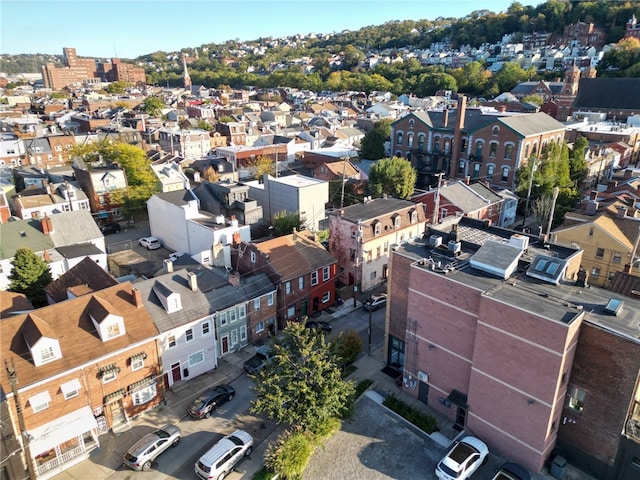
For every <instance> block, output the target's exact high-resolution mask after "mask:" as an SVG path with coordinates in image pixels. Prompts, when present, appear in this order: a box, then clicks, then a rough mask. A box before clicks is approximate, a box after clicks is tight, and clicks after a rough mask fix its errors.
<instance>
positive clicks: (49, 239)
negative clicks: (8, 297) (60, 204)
mask: <svg viewBox="0 0 640 480" xmlns="http://www.w3.org/2000/svg"><path fill="white" fill-rule="evenodd" d="M0 238H2V252H1V255H0V289H6V288H7V287H8V286H9V284H10V280H9V275H10V274H11V270H12V268H13V263H12V262H13V257H14V256H15V254H16V251H17V250H18V249H19V248H29V249H31V250H32V251H33V252H34V253H35V254H36V255H38V256H39V257H40V258H42V259H43V260H44V261H46V262H47V263H48V265H49V269H50V271H51V275H52V277H53V279H54V280H55V279H56V278H58V277H59V276H60V275H62V274H64V273H65V272H67V271H69V270H70V269H71V268H73V267H74V266H75V265H76V264H78V263H79V262H81V261H82V260H83V259H84V258H86V257H88V258H90V259H91V260H92V261H93V262H94V263H96V264H97V265H99V266H100V267H101V268H102V269H104V270H107V268H108V266H107V254H106V247H105V241H104V235H103V234H102V232H101V231H100V229H99V228H98V225H96V222H95V221H94V220H93V218H92V217H91V214H90V213H89V211H88V210H78V211H74V212H61V213H56V214H54V215H51V216H45V217H43V218H41V219H30V220H15V221H12V222H7V223H2V224H0Z"/></svg>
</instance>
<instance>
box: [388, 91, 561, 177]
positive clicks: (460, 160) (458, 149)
mask: <svg viewBox="0 0 640 480" xmlns="http://www.w3.org/2000/svg"><path fill="white" fill-rule="evenodd" d="M391 128H392V131H391V151H392V154H393V155H394V156H397V157H403V158H406V159H407V160H409V161H410V162H411V164H412V165H413V166H414V167H415V168H416V170H417V172H418V180H417V184H416V186H417V187H418V188H426V187H428V186H434V185H437V179H438V177H439V175H440V174H442V176H444V177H445V178H451V179H456V178H462V179H463V178H466V177H470V178H471V180H472V181H473V180H483V181H487V182H489V184H490V185H491V186H495V187H502V188H513V187H514V185H515V174H516V171H517V170H518V168H520V167H521V166H522V165H525V164H526V163H527V162H528V161H529V159H530V158H535V157H538V156H539V155H540V153H541V152H542V149H543V148H544V147H545V145H547V144H548V143H562V141H563V140H564V132H565V126H564V125H563V124H562V123H560V122H558V121H557V120H555V119H554V118H552V117H550V116H549V115H547V114H546V113H542V112H538V113H525V114H519V115H513V114H507V113H506V112H493V113H486V112H483V111H482V110H481V109H479V108H467V100H466V97H465V96H461V97H460V99H459V101H458V107H457V109H454V110H451V111H450V110H448V109H445V110H443V111H426V112H412V113H409V114H408V115H405V116H404V117H402V118H400V119H399V120H396V121H395V122H394V123H393V124H392V125H391Z"/></svg>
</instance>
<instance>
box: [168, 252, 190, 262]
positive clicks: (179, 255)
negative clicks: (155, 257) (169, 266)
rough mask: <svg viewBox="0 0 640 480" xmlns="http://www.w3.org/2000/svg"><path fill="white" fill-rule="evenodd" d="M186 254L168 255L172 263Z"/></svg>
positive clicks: (175, 253) (174, 253)
mask: <svg viewBox="0 0 640 480" xmlns="http://www.w3.org/2000/svg"><path fill="white" fill-rule="evenodd" d="M186 254H187V252H173V253H172V254H171V255H169V260H171V261H172V262H175V261H176V260H177V259H179V258H180V257H181V256H183V255H186Z"/></svg>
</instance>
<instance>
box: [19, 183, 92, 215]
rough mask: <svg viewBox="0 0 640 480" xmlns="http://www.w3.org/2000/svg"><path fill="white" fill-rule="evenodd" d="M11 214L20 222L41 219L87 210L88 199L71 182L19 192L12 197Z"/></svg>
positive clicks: (48, 184)
mask: <svg viewBox="0 0 640 480" xmlns="http://www.w3.org/2000/svg"><path fill="white" fill-rule="evenodd" d="M12 200H13V212H14V213H15V216H16V217H18V218H21V219H22V220H27V219H29V218H41V217H44V216H47V215H53V214H55V213H60V212H72V211H77V210H89V199H88V198H87V196H86V195H85V193H84V192H83V191H82V190H80V189H79V188H77V187H76V186H74V185H73V184H72V183H71V182H65V183H61V184H59V185H51V184H50V183H47V185H46V187H45V188H44V189H40V188H35V189H34V188H29V189H25V190H21V191H20V193H18V194H17V195H15V196H14V197H12Z"/></svg>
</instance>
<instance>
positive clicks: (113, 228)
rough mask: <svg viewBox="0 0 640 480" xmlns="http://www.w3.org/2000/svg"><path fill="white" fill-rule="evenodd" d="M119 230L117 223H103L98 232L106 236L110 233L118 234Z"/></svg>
mask: <svg viewBox="0 0 640 480" xmlns="http://www.w3.org/2000/svg"><path fill="white" fill-rule="evenodd" d="M120 229H121V227H120V224H119V223H117V222H112V223H105V224H104V225H102V226H101V227H100V231H101V232H102V233H103V234H104V235H108V234H110V233H119V232H120Z"/></svg>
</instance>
